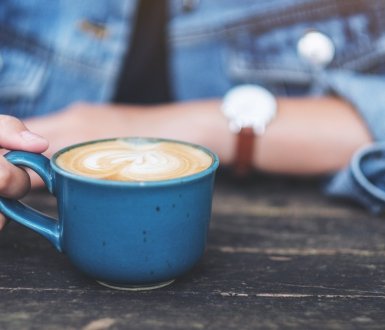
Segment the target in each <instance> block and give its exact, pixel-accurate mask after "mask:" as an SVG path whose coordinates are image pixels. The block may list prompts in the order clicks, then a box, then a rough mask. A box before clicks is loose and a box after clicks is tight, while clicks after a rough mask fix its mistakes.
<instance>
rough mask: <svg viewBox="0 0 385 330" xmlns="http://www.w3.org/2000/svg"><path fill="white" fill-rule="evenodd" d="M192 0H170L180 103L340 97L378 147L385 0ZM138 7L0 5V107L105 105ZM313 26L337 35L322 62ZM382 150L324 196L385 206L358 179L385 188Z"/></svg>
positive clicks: (18, 1) (123, 0)
mask: <svg viewBox="0 0 385 330" xmlns="http://www.w3.org/2000/svg"><path fill="white" fill-rule="evenodd" d="M193 3H194V2H193ZM196 3H197V6H196V8H193V9H192V10H189V11H186V10H184V9H183V2H182V1H179V0H170V21H169V25H168V29H169V46H170V78H171V86H172V90H173V94H174V96H175V99H176V100H177V101H178V100H189V99H202V98H209V97H222V96H223V95H224V94H225V93H226V91H227V90H228V89H229V88H231V87H232V86H234V85H237V84H242V83H258V84H262V85H264V86H265V87H267V88H269V89H270V90H271V91H273V92H274V93H276V94H277V95H285V96H287V95H296V96H300V95H312V94H321V95H322V94H329V93H334V94H337V95H339V96H340V97H342V98H344V99H346V100H348V101H349V102H351V103H352V104H353V105H354V107H355V108H356V109H357V111H358V113H359V114H360V115H361V116H362V118H363V119H364V121H365V122H366V124H367V126H368V128H369V130H370V132H371V133H372V135H373V138H374V139H375V140H376V141H377V142H376V143H379V141H384V140H385V120H384V114H385V109H384V108H385V93H384V92H383V91H385V76H384V73H385V2H384V1H383V0H370V1H358V0H357V1H356V0H351V1H337V0H259V1H255V0H239V1H233V0H210V1H204V0H202V1H196ZM136 7H137V1H134V0H108V1H107V0H99V1H93V0H82V1H77V0H76V1H75V0H66V1H50V0H29V1H23V0H2V3H1V6H0V44H1V46H0V113H7V114H12V115H15V116H18V117H20V118H26V117H30V116H36V115H42V114H45V113H50V112H54V111H57V110H60V109H62V108H63V107H66V106H68V105H69V104H71V103H72V102H75V101H79V100H81V101H92V102H109V101H110V100H111V99H112V97H113V95H114V91H115V88H116V81H117V79H118V76H119V72H120V68H121V66H122V60H123V58H124V54H125V52H126V51H127V50H128V49H129V47H130V46H129V45H127V42H126V41H127V40H129V36H130V34H132V28H133V23H134V20H135V10H136ZM309 30H318V31H320V32H322V33H324V34H325V35H327V36H329V37H330V38H331V40H332V42H333V44H334V46H335V50H336V54H335V57H334V59H333V61H332V62H331V63H330V64H329V65H327V66H326V67H324V68H319V67H318V68H314V67H312V66H311V65H309V64H308V63H306V62H304V60H303V59H301V58H300V56H298V53H297V43H298V40H299V39H300V38H301V37H302V36H303V35H304V33H306V32H307V31H309ZM341 129H343V128H341ZM377 145H378V146H379V148H383V145H382V144H375V146H377ZM372 147H373V146H372ZM368 150H372V149H370V148H369V149H368ZM368 153H370V152H369V151H368ZM375 154H376V157H374V156H373V157H369V156H366V153H365V152H361V153H360V152H358V153H357V154H356V155H355V158H354V159H356V164H360V166H356V167H354V169H353V165H351V166H350V167H349V168H347V169H345V170H343V171H341V172H340V173H337V174H336V175H335V176H333V178H332V179H331V180H330V182H329V183H328V185H327V187H326V192H327V193H328V194H329V195H331V196H339V197H348V198H353V199H354V200H356V201H358V202H360V203H361V204H363V205H365V206H366V207H368V208H369V209H370V210H372V211H374V212H379V211H382V210H383V208H384V205H385V203H384V201H383V200H382V199H381V198H380V199H379V198H377V197H378V196H377V195H375V194H374V195H373V191H375V190H373V189H370V188H368V185H365V184H362V182H363V180H357V179H356V177H359V176H360V175H362V176H364V177H367V178H368V180H369V182H371V183H372V184H373V185H374V186H375V187H378V189H380V190H384V184H383V180H384V179H383V178H384V176H385V174H384V170H383V169H384V168H385V164H384V162H385V160H384V155H383V154H381V153H378V151H376V152H375ZM378 155H380V157H378ZM374 159H376V160H374ZM352 164H353V161H352ZM357 173H361V174H357ZM376 173H377V174H376Z"/></svg>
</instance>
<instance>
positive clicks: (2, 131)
mask: <svg viewBox="0 0 385 330" xmlns="http://www.w3.org/2000/svg"><path fill="white" fill-rule="evenodd" d="M0 146H1V147H3V148H5V149H8V150H25V151H31V152H39V153H41V152H43V151H45V150H46V149H47V148H48V141H47V140H46V139H44V138H43V137H41V136H39V135H37V134H35V133H32V132H30V131H29V130H28V129H27V127H26V126H25V125H24V124H23V123H22V122H21V121H20V120H18V119H17V118H14V117H11V116H5V115H0Z"/></svg>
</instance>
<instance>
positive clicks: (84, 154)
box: [57, 139, 212, 181]
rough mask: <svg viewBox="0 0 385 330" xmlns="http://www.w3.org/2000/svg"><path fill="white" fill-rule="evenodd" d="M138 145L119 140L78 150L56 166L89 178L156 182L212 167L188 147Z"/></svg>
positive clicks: (206, 157) (204, 155) (62, 157)
mask: <svg viewBox="0 0 385 330" xmlns="http://www.w3.org/2000/svg"><path fill="white" fill-rule="evenodd" d="M139 141H140V142H135V140H134V142H130V141H128V140H127V141H125V140H123V139H122V140H113V141H102V142H98V143H93V144H87V145H83V146H79V147H76V148H73V149H70V150H69V151H67V152H65V153H63V154H62V155H60V156H59V157H58V159H57V164H58V165H59V166H60V167H62V168H64V169H65V170H67V171H70V172H73V173H75V174H79V175H84V176H89V177H93V178H100V179H106V180H115V181H158V180H167V179H172V178H179V177H183V176H187V175H191V174H195V173H198V172H201V171H203V170H205V169H206V168H208V167H209V166H210V165H211V163H212V158H211V156H210V155H208V154H207V153H206V152H204V151H203V150H200V149H198V148H194V147H193V146H190V145H185V144H181V143H177V142H168V141H161V142H150V141H145V140H139ZM143 141H145V142H143Z"/></svg>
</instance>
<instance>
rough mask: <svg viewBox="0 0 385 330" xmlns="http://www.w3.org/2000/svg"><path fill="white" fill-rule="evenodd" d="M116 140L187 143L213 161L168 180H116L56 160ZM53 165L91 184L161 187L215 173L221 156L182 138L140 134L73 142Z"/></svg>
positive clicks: (57, 153) (76, 178)
mask: <svg viewBox="0 0 385 330" xmlns="http://www.w3.org/2000/svg"><path fill="white" fill-rule="evenodd" d="M116 140H145V141H150V142H170V143H177V144H182V145H187V146H190V147H193V148H197V149H199V150H202V151H203V152H205V153H206V154H208V155H209V156H210V157H211V159H212V163H211V164H210V166H209V167H207V168H206V169H204V170H203V171H200V172H198V173H194V174H190V175H186V176H182V177H178V178H172V179H166V180H153V181H116V180H107V179H99V178H93V177H89V176H85V175H80V174H76V173H73V172H70V171H68V170H65V169H64V168H62V167H60V166H59V165H58V164H57V162H56V160H57V158H58V157H59V156H60V155H62V154H63V153H65V152H67V151H69V150H71V149H74V148H77V147H81V146H85V145H89V144H94V143H99V142H108V141H116ZM50 163H51V167H52V168H53V170H54V171H55V172H56V173H59V174H60V175H62V176H64V177H67V178H70V179H73V180H76V181H81V182H86V183H90V184H96V185H103V186H127V187H160V186H169V185H176V184H181V183H187V182H191V181H196V180H199V179H200V178H202V177H205V176H207V175H209V174H211V173H213V172H214V171H215V170H216V169H217V168H218V166H219V158H218V156H217V155H216V154H215V153H214V152H212V151H211V150H209V149H208V148H206V147H204V146H202V145H199V144H195V143H191V142H186V141H182V140H176V139H166V138H156V137H139V136H126V137H115V138H107V139H96V140H89V141H85V142H81V143H76V144H71V145H69V146H67V147H64V148H62V149H60V150H59V151H57V152H55V153H54V155H53V156H52V158H51V160H50Z"/></svg>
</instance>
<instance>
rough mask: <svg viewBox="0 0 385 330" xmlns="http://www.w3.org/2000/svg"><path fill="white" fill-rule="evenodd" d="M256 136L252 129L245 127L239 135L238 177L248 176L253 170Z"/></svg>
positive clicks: (237, 149) (236, 168) (236, 167)
mask: <svg viewBox="0 0 385 330" xmlns="http://www.w3.org/2000/svg"><path fill="white" fill-rule="evenodd" d="M254 141H255V134H254V130H253V128H252V127H244V128H242V129H241V131H240V132H239V133H238V134H237V145H236V154H235V162H234V167H235V168H234V170H235V173H236V174H237V175H238V176H242V177H244V176H246V175H247V174H249V173H250V171H251V169H252V168H253V155H254V147H255V146H254V145H255V142H254Z"/></svg>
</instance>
